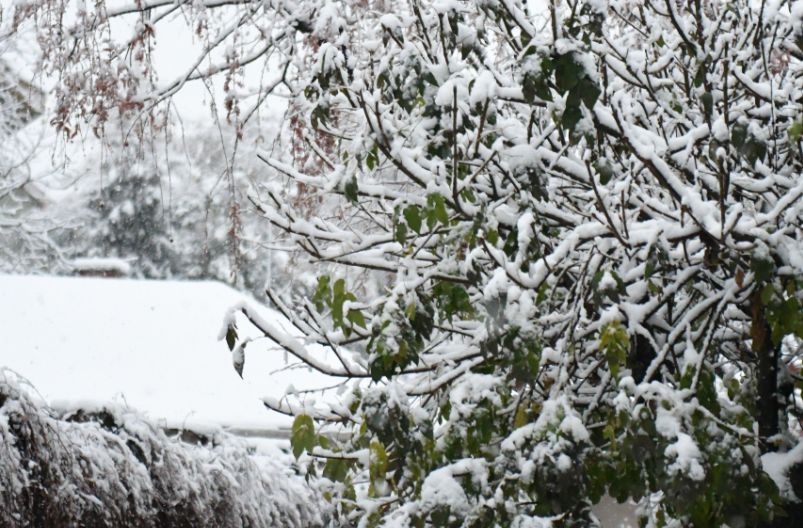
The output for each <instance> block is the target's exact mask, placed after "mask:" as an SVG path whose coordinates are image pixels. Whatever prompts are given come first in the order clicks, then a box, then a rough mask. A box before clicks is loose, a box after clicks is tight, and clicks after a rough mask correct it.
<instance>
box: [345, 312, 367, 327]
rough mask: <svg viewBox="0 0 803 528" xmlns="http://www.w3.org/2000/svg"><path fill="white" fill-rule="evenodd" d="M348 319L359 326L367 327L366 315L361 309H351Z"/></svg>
mask: <svg viewBox="0 0 803 528" xmlns="http://www.w3.org/2000/svg"><path fill="white" fill-rule="evenodd" d="M346 319H348V320H349V322H350V323H351V324H352V325H355V326H359V327H360V328H365V327H366V325H365V317H364V316H363V315H362V311H361V310H353V309H352V310H349V313H348V314H347V315H346Z"/></svg>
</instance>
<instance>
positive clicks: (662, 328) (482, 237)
mask: <svg viewBox="0 0 803 528" xmlns="http://www.w3.org/2000/svg"><path fill="white" fill-rule="evenodd" d="M62 4H63V3H62V2H55V1H53V0H46V1H44V0H43V1H42V2H40V3H32V4H26V5H25V6H24V7H22V8H20V10H21V11H20V13H23V14H26V13H27V14H32V13H33V14H37V16H42V13H53V12H55V11H54V10H55V9H57V8H58V9H61V8H62V7H63V5H62ZM235 4H236V5H231V3H229V2H216V1H200V2H194V3H189V4H183V3H173V2H158V1H157V2H149V3H146V4H143V5H140V4H131V5H130V6H129V7H116V8H115V9H113V10H112V9H111V8H109V9H106V8H105V7H103V4H102V3H101V4H99V5H100V6H101V7H100V8H93V9H95V11H92V13H91V14H88V12H87V9H88V8H87V7H82V9H79V11H78V23H77V25H75V26H74V27H73V29H72V32H68V36H67V37H66V38H67V39H68V41H69V42H71V43H74V44H75V45H74V47H71V46H64V45H61V47H58V46H51V47H50V49H51V54H50V55H49V58H50V60H51V62H50V64H51V65H52V66H53V67H54V68H55V69H56V70H58V71H60V72H63V74H64V79H65V81H64V85H63V86H64V88H63V91H62V92H61V94H60V95H61V96H62V98H63V101H64V105H62V106H61V108H62V110H63V111H62V113H61V115H60V117H59V119H57V120H56V124H57V125H58V126H60V127H61V128H62V129H63V130H65V131H67V132H70V131H72V130H74V129H75V126H77V125H76V123H78V122H80V119H81V118H84V119H89V120H90V122H91V123H92V124H93V126H94V127H96V128H97V127H102V125H103V122H104V119H105V117H106V114H105V113H104V112H105V109H106V108H107V106H104V105H114V107H115V108H117V109H119V110H121V111H125V112H133V113H134V115H136V116H138V117H141V118H143V119H144V118H145V117H147V118H149V119H150V118H151V115H152V114H149V113H148V112H150V111H151V110H152V109H154V108H156V107H155V106H154V105H155V104H157V103H158V102H159V101H162V100H163V99H164V98H166V97H169V96H171V95H172V94H173V93H175V92H176V91H177V90H178V89H180V88H181V86H182V85H183V83H184V82H186V81H188V80H191V79H194V78H200V79H210V78H212V77H213V76H214V75H216V74H220V75H222V76H223V77H224V78H225V79H226V82H225V87H224V92H225V96H224V97H225V104H226V106H227V107H228V108H230V109H231V112H230V115H231V116H233V117H232V119H234V120H235V121H236V119H240V118H241V117H242V116H248V115H251V114H252V113H253V111H256V110H255V109H256V108H258V107H259V105H260V104H262V102H263V101H264V100H265V97H267V95H268V94H270V93H273V92H274V91H275V90H277V89H280V88H279V87H281V90H286V92H285V93H286V94H288V95H290V96H292V97H293V99H294V101H293V104H292V105H291V108H293V109H295V110H296V111H298V112H299V113H300V115H302V116H304V119H305V125H306V126H305V128H306V130H307V131H308V133H306V134H305V135H304V136H303V138H304V141H305V142H306V143H307V146H308V149H309V153H310V154H311V155H310V156H308V157H307V159H306V161H305V163H304V164H303V165H301V164H296V165H293V164H292V163H288V161H287V160H286V159H272V158H266V161H267V164H268V166H269V167H270V168H271V169H272V170H273V171H275V172H276V173H279V174H282V175H284V176H286V177H288V178H290V179H291V180H293V181H294V182H296V183H297V184H298V185H299V186H303V188H304V189H305V190H309V189H320V190H321V191H323V192H325V193H327V194H328V195H330V196H331V195H336V196H339V197H340V199H341V201H340V207H341V209H340V211H341V212H340V213H339V214H337V215H330V214H329V213H330V212H331V209H329V208H328V207H327V208H326V210H321V208H319V209H317V210H316V208H315V207H308V204H306V205H305V207H304V208H303V210H302V211H299V210H298V209H299V208H298V207H296V206H297V205H298V204H294V203H293V202H292V201H291V200H287V199H286V198H285V197H283V196H281V195H279V194H278V193H270V192H268V193H267V197H266V199H265V200H263V201H262V202H261V203H259V202H258V206H259V208H260V209H261V210H262V211H263V212H264V215H265V217H266V218H267V219H269V220H270V222H272V224H273V225H274V226H275V227H276V228H278V229H281V230H284V231H285V232H286V233H288V234H289V236H292V237H293V238H294V240H295V241H296V242H297V244H298V245H299V246H300V247H301V248H302V249H303V250H304V251H306V252H307V253H308V254H309V255H310V257H311V259H312V260H313V261H319V262H326V263H330V264H332V263H334V264H337V265H339V269H337V270H335V271H332V272H330V273H328V274H326V275H322V276H321V277H320V278H319V280H318V285H317V289H316V291H315V294H314V296H312V298H311V299H309V298H307V299H305V298H300V299H291V300H289V301H288V299H284V298H280V297H279V296H276V295H274V296H272V300H273V301H274V302H275V303H276V304H277V306H279V307H280V308H281V309H282V310H283V311H285V312H286V314H287V315H288V316H289V317H290V318H291V320H293V321H294V322H295V324H296V326H297V327H298V329H299V330H300V331H301V332H302V333H303V334H304V335H305V336H306V338H307V340H312V341H315V342H318V343H320V344H322V345H324V346H325V347H327V348H329V349H331V350H332V351H334V356H335V357H337V358H339V359H340V362H339V364H335V365H333V364H331V363H327V362H326V361H324V359H322V358H319V357H315V356H313V355H312V354H311V353H310V352H309V351H308V350H307V348H305V346H304V341H303V340H300V339H298V338H296V337H293V336H292V335H290V334H287V333H284V332H283V331H281V330H280V329H276V328H273V327H272V326H270V325H267V324H263V323H262V322H261V321H260V320H259V319H258V318H257V317H253V319H252V322H253V323H254V324H256V325H257V326H260V327H261V328H262V329H263V330H264V332H265V334H266V336H267V337H269V338H271V339H273V340H274V341H276V343H278V344H279V345H280V346H282V347H283V348H285V349H286V350H287V352H289V353H290V354H293V355H295V356H296V357H298V358H299V359H301V360H303V361H305V362H307V363H308V364H309V365H310V366H311V367H312V368H316V369H318V370H322V371H324V372H327V373H329V374H331V375H332V376H335V377H340V378H343V379H344V380H348V381H349V387H350V389H349V390H348V391H346V392H344V393H343V400H342V404H341V405H336V406H332V407H331V408H323V407H320V406H319V407H311V406H310V405H305V403H304V402H303V401H300V400H298V401H297V398H294V397H293V396H292V395H288V398H285V399H283V400H282V401H278V402H269V403H270V404H271V405H273V406H274V407H276V408H278V409H279V410H281V411H283V412H289V413H293V414H297V415H298V418H297V419H296V426H295V428H294V439H293V443H294V447H295V450H296V452H297V453H298V454H301V453H302V452H304V451H307V452H309V453H311V454H312V455H314V456H319V457H322V458H324V459H326V464H325V466H324V468H323V477H325V482H328V483H329V489H328V490H327V492H328V493H329V494H330V495H331V496H332V497H333V498H334V500H335V501H336V502H337V504H338V508H339V510H338V511H339V515H340V517H339V519H340V522H342V523H344V524H349V523H353V524H360V525H363V526H369V525H387V526H391V525H392V526H425V525H431V526H494V525H498V526H517V527H523V526H542V525H544V526H546V525H549V524H550V523H554V524H561V525H587V524H589V523H592V522H593V514H592V513H591V510H590V507H591V505H593V504H595V503H596V502H597V501H599V500H600V498H601V497H602V496H603V495H604V494H609V495H611V496H613V497H615V498H617V499H620V500H625V499H628V498H630V499H633V500H635V501H637V502H639V505H640V511H641V514H642V515H643V517H644V518H645V522H646V523H647V524H649V525H653V526H666V525H673V526H681V525H693V526H716V525H723V524H729V525H731V526H739V525H742V526H745V525H746V526H754V525H758V524H760V523H770V522H772V523H781V522H783V521H782V520H779V515H780V512H781V511H782V510H783V509H784V508H785V509H787V510H790V508H793V507H794V503H796V502H798V501H799V499H800V498H801V497H803V490H801V489H799V488H800V486H799V481H800V479H799V475H800V471H801V469H800V468H801V462H803V448H801V447H800V445H801V443H800V437H801V426H800V422H799V421H798V420H799V417H800V414H801V406H802V405H803V402H802V401H801V398H800V383H801V380H800V377H799V369H800V367H801V352H803V351H802V350H801V346H800V339H801V338H802V337H803V310H802V309H801V303H803V230H802V228H801V226H802V225H803V178H801V169H803V158H802V156H803V150H801V149H802V147H801V140H803V112H801V110H803V105H802V103H801V95H803V93H802V92H801V81H803V75H802V73H803V63H802V62H801V60H802V59H803V50H802V49H801V45H802V44H803V3H801V2H788V1H776V2H758V1H752V0H732V1H720V0H698V1H690V2H682V1H675V0H665V1H653V2H650V1H635V0H609V1H604V0H593V1H592V0H565V1H558V0H552V1H551V2H548V3H546V4H547V5H546V6H542V7H541V8H536V7H535V6H536V5H537V3H529V2H514V1H512V0H477V1H458V0H445V1H434V2H425V1H419V0H411V1H410V2H408V3H404V4H399V3H393V4H392V5H391V4H389V3H388V4H386V3H384V2H370V1H369V2H360V1H354V2H338V3H335V2H327V1H313V0H310V1H299V2H282V1H270V2H256V1H245V2H238V3H235ZM81 6H83V4H81ZM26 9H27V11H26ZM175 10H182V11H184V12H185V13H186V14H187V16H188V19H190V20H192V21H193V22H194V23H197V27H198V31H199V35H200V36H201V42H202V46H201V48H202V49H201V51H200V55H199V56H200V59H198V61H196V62H194V63H193V65H192V67H191V68H189V69H188V70H187V71H188V72H189V73H186V74H185V75H182V76H181V77H179V78H178V79H177V80H176V81H173V82H168V83H167V84H158V83H157V82H156V81H154V80H153V79H152V77H149V74H150V73H151V70H149V69H148V64H149V63H148V56H147V55H148V53H149V52H150V50H151V48H150V46H149V44H150V43H151V41H152V39H153V38H154V35H158V32H157V30H155V29H154V28H155V27H156V24H157V23H158V22H160V21H161V20H163V19H164V18H165V17H167V16H168V15H169V14H170V13H172V12H173V11H175ZM126 13H134V14H136V15H137V16H139V17H140V19H141V22H140V23H139V24H137V25H136V27H135V29H134V31H135V33H134V35H135V38H132V39H130V40H128V41H126V42H124V43H123V44H122V45H120V46H117V47H115V46H113V45H111V44H110V45H105V46H95V42H96V41H93V40H91V39H90V38H89V37H90V36H94V35H99V34H100V35H105V33H104V32H105V31H106V29H108V27H109V26H108V20H109V17H112V16H113V15H120V16H122V15H125V14H126ZM216 13H217V14H218V15H217V16H216ZM32 16H33V15H32ZM42 35H43V39H44V42H45V43H46V45H47V43H50V42H54V40H53V39H56V40H55V41H57V42H63V40H60V39H64V38H65V37H64V32H63V31H61V29H59V30H58V31H57V29H56V26H54V25H47V24H43V32H42ZM224 43H228V47H227V48H225V49H224V51H221V52H220V53H218V52H217V51H216V50H217V49H218V46H219V45H220V46H221V48H222V46H223V44H224ZM93 46H94V47H93ZM66 50H72V51H70V52H69V55H67V54H66ZM126 53H128V55H126ZM98 54H108V58H110V59H111V61H108V62H106V61H100V60H98ZM124 55H125V56H126V57H133V58H134V59H135V61H137V62H131V61H129V62H124V61H122V60H116V59H122V57H123V56H124ZM104 58H106V57H105V56H104ZM65 61H66V62H65ZM204 61H208V64H209V65H208V66H203V67H202V66H201V64H202V63H204V64H205V62H204ZM99 64H103V65H104V66H102V67H100V66H98V65H99ZM106 64H110V65H111V66H106ZM132 64H133V66H132ZM255 64H261V65H262V66H263V67H264V69H265V70H266V71H268V72H269V74H266V75H264V76H262V77H260V79H262V80H261V81H260V83H259V84H258V86H256V87H255V88H254V89H252V90H245V89H242V90H241V89H239V88H236V85H237V82H238V79H240V81H242V77H238V75H240V74H243V72H244V71H245V70H244V68H245V69H247V68H248V67H249V66H252V65H255ZM110 68H111V69H110ZM114 68H118V71H117V72H115V71H114ZM98 83H100V84H98ZM97 86H100V87H101V88H102V90H97V89H96V87H97ZM244 101H253V103H252V104H253V106H247V107H246V106H245V103H244ZM313 160H314V161H313ZM362 270H368V271H370V272H371V273H375V274H379V275H380V276H381V277H382V278H383V280H384V281H385V287H384V288H382V289H380V290H379V291H377V292H375V294H373V295H369V294H367V293H363V291H361V290H360V289H359V288H357V286H355V284H354V281H355V277H356V276H357V273H356V272H358V271H362ZM358 294H359V297H358ZM291 307H292V308H291ZM246 311H247V310H246ZM227 338H228V341H230V343H231V345H232V346H233V345H234V344H235V343H234V341H236V329H232V330H231V331H230V332H229V335H228V336H227ZM235 350H236V352H237V354H238V357H239V358H241V357H242V349H241V348H236V349H235ZM349 351H350V352H349ZM239 366H240V367H242V362H241V361H240V362H239ZM246 368H247V367H246ZM313 419H315V420H317V421H314V420H313ZM326 423H333V424H341V427H343V428H345V429H346V430H347V431H349V432H350V435H349V439H348V440H345V441H341V442H334V441H332V440H331V439H327V438H326V437H322V436H320V435H318V434H317V426H316V424H326ZM790 475H791V477H792V478H789V477H790ZM770 477H772V478H770Z"/></svg>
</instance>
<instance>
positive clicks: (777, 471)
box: [761, 442, 803, 501]
mask: <svg viewBox="0 0 803 528" xmlns="http://www.w3.org/2000/svg"><path fill="white" fill-rule="evenodd" d="M797 464H803V442H801V443H799V444H797V445H796V446H795V447H794V448H793V449H791V450H790V451H787V452H786V453H764V454H763V455H761V465H762V466H763V467H764V471H765V472H766V473H767V474H768V475H769V476H770V477H771V478H772V480H773V481H774V482H775V485H776V486H778V490H779V491H780V493H781V496H782V497H784V498H786V499H788V500H792V501H799V500H803V497H796V496H795V492H794V491H793V490H792V484H791V483H790V482H789V476H788V473H789V470H790V469H791V468H792V466H795V465H797Z"/></svg>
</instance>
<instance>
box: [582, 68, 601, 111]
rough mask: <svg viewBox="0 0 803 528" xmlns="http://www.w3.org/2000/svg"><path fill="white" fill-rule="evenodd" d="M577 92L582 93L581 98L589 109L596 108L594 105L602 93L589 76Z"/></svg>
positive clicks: (583, 80)
mask: <svg viewBox="0 0 803 528" xmlns="http://www.w3.org/2000/svg"><path fill="white" fill-rule="evenodd" d="M576 90H579V91H580V98H581V99H582V100H583V104H584V105H586V108H588V109H591V108H594V104H595V103H596V102H597V99H599V96H600V94H601V93H602V92H601V91H600V89H599V88H598V87H597V84H596V83H595V82H594V81H593V80H591V78H590V77H588V76H586V77H583V79H582V80H581V81H580V84H579V85H578V86H577V88H576Z"/></svg>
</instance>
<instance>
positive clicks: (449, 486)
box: [421, 467, 469, 514]
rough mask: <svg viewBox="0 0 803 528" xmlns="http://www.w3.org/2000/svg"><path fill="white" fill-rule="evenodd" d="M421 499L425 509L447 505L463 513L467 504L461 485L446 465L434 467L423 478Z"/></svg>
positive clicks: (466, 508)
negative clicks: (433, 469)
mask: <svg viewBox="0 0 803 528" xmlns="http://www.w3.org/2000/svg"><path fill="white" fill-rule="evenodd" d="M421 501H422V503H423V505H424V507H425V508H427V509H433V508H436V507H438V506H447V507H449V509H450V510H451V511H452V512H454V513H457V514H461V513H465V512H466V511H467V510H468V504H469V503H468V498H467V497H466V492H465V491H464V490H463V486H461V485H460V483H459V482H457V481H456V480H455V479H454V477H453V476H452V471H451V468H448V467H445V468H440V469H436V470H435V471H433V472H432V473H430V474H429V475H428V476H427V478H426V479H424V484H423V485H422V486H421Z"/></svg>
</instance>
